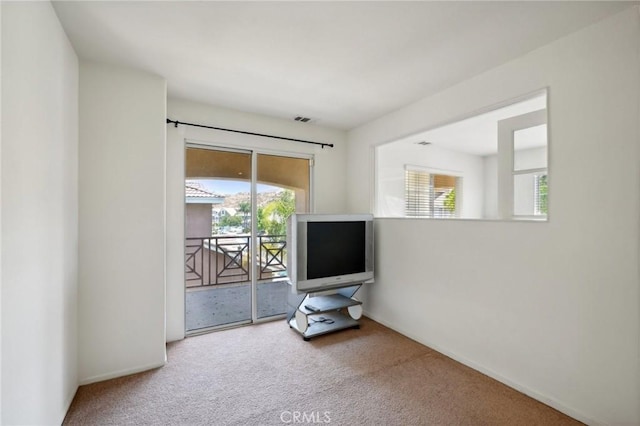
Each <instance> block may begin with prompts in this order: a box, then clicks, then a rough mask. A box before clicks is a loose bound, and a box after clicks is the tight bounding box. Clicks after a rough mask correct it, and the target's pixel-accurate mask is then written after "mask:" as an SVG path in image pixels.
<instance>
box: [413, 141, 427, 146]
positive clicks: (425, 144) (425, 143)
mask: <svg viewBox="0 0 640 426" xmlns="http://www.w3.org/2000/svg"><path fill="white" fill-rule="evenodd" d="M416 144H417V145H422V146H427V145H431V142H427V141H421V142H416Z"/></svg>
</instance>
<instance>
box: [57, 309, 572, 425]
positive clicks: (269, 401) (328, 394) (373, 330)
mask: <svg viewBox="0 0 640 426" xmlns="http://www.w3.org/2000/svg"><path fill="white" fill-rule="evenodd" d="M361 323H362V326H361V328H360V330H346V331H341V332H338V333H334V334H330V335H325V336H320V337H317V338H315V339H312V340H311V341H310V342H305V341H303V340H302V338H301V337H300V336H299V335H298V334H297V333H295V332H294V331H293V330H290V329H289V327H288V326H287V325H286V323H285V322H284V321H277V322H271V323H266V324H261V325H255V326H250V327H242V328H236V329H233V330H226V331H220V332H217V333H211V334H207V335H202V336H197V337H191V338H188V339H186V340H183V341H181V342H177V343H172V344H169V345H168V363H167V365H166V366H164V367H163V368H160V369H156V370H153V371H150V372H145V373H140V374H135V375H132V376H128V377H123V378H119V379H114V380H109V381H106V382H101V383H95V384H91V385H87V386H82V387H80V389H78V393H77V395H76V397H75V399H74V401H73V403H72V405H71V408H70V409H69V413H68V414H67V417H66V419H65V422H64V424H68V425H98V424H111V425H126V424H130V425H145V424H146V425H283V424H303V423H304V424H309V423H313V422H315V423H324V424H327V423H329V424H335V425H559V424H579V423H578V422H576V421H575V420H573V419H571V418H569V417H567V416H565V415H563V414H561V413H559V412H558V411H556V410H554V409H552V408H549V407H548V406H546V405H543V404H541V403H539V402H537V401H535V400H533V399H531V398H529V397H527V396H525V395H523V394H521V393H519V392H516V391H514V390H513V389H511V388H508V387H507V386H504V385H502V384H500V383H498V382H496V381H495V380H493V379H490V378H488V377H487V376H484V375H482V374H480V373H478V372H476V371H474V370H472V369H470V368H468V367H465V366H463V365H461V364H459V363H457V362H455V361H453V360H451V359H450V358H447V357H445V356H443V355H441V354H439V353H437V352H435V351H433V350H431V349H429V348H427V347H425V346H423V345H420V344H418V343H416V342H414V341H412V340H410V339H408V338H406V337H404V336H402V335H400V334H398V333H395V332H393V331H391V330H390V329H388V328H386V327H384V326H382V325H380V324H378V323H376V322H374V321H371V320H368V319H366V318H363V319H362V321H361Z"/></svg>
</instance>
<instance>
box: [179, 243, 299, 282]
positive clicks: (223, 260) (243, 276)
mask: <svg viewBox="0 0 640 426" xmlns="http://www.w3.org/2000/svg"><path fill="white" fill-rule="evenodd" d="M250 245H251V237H250V236H248V235H238V236H236V235H233V236H216V237H191V238H187V239H186V244H185V272H186V278H185V280H186V285H187V287H200V286H212V285H219V284H230V283H236V282H247V281H251V268H250V266H249V256H250V254H249V250H250V249H249V248H250ZM286 246H287V242H286V238H285V236H284V235H259V236H258V248H259V250H258V253H257V261H258V272H259V273H258V280H269V279H272V278H276V277H286V276H287V266H286Z"/></svg>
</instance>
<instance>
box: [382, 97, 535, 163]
mask: <svg viewBox="0 0 640 426" xmlns="http://www.w3.org/2000/svg"><path fill="white" fill-rule="evenodd" d="M545 108H547V94H546V92H544V93H541V94H539V95H535V96H533V97H531V98H529V99H526V100H523V101H519V102H516V103H512V104H510V105H506V106H504V107H501V108H496V109H493V110H489V111H486V112H483V113H481V114H477V115H474V116H472V117H469V118H465V119H463V120H459V121H455V122H452V123H450V124H447V125H444V126H441V127H437V128H435V129H431V130H427V131H425V132H421V133H417V134H415V135H412V136H408V137H406V138H402V139H400V140H397V141H395V142H392V143H390V144H388V145H385V146H389V147H405V148H412V149H415V148H417V147H418V146H420V147H421V148H422V147H424V148H423V149H426V150H425V152H427V150H428V149H429V146H437V147H439V148H442V149H448V150H450V151H457V152H464V153H466V154H470V155H479V156H484V155H492V154H496V153H497V152H498V122H499V121H500V120H504V119H505V118H510V117H515V116H517V115H521V114H526V113H528V112H532V111H538V110H541V109H545ZM419 142H428V143H429V145H417V144H418V143H419ZM515 142H516V141H514V143H515ZM546 145H547V126H546V125H545V126H536V127H532V128H529V129H528V130H527V131H518V139H517V146H514V149H515V150H524V149H531V148H540V147H542V146H546Z"/></svg>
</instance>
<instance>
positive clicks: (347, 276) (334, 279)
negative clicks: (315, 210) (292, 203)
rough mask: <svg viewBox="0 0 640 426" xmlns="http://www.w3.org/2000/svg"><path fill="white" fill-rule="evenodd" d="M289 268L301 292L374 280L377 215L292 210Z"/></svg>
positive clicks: (288, 239) (294, 284) (296, 286)
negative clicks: (374, 232)
mask: <svg viewBox="0 0 640 426" xmlns="http://www.w3.org/2000/svg"><path fill="white" fill-rule="evenodd" d="M287 269H288V274H289V282H290V284H291V285H292V287H293V289H294V290H295V292H298V293H310V292H316V291H322V290H329V289H335V288H340V287H346V286H348V285H351V284H353V285H356V284H361V283H364V282H365V281H371V280H373V278H374V275H373V215H370V214H328V215H324V214H292V215H291V216H290V217H289V219H288V222H287Z"/></svg>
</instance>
